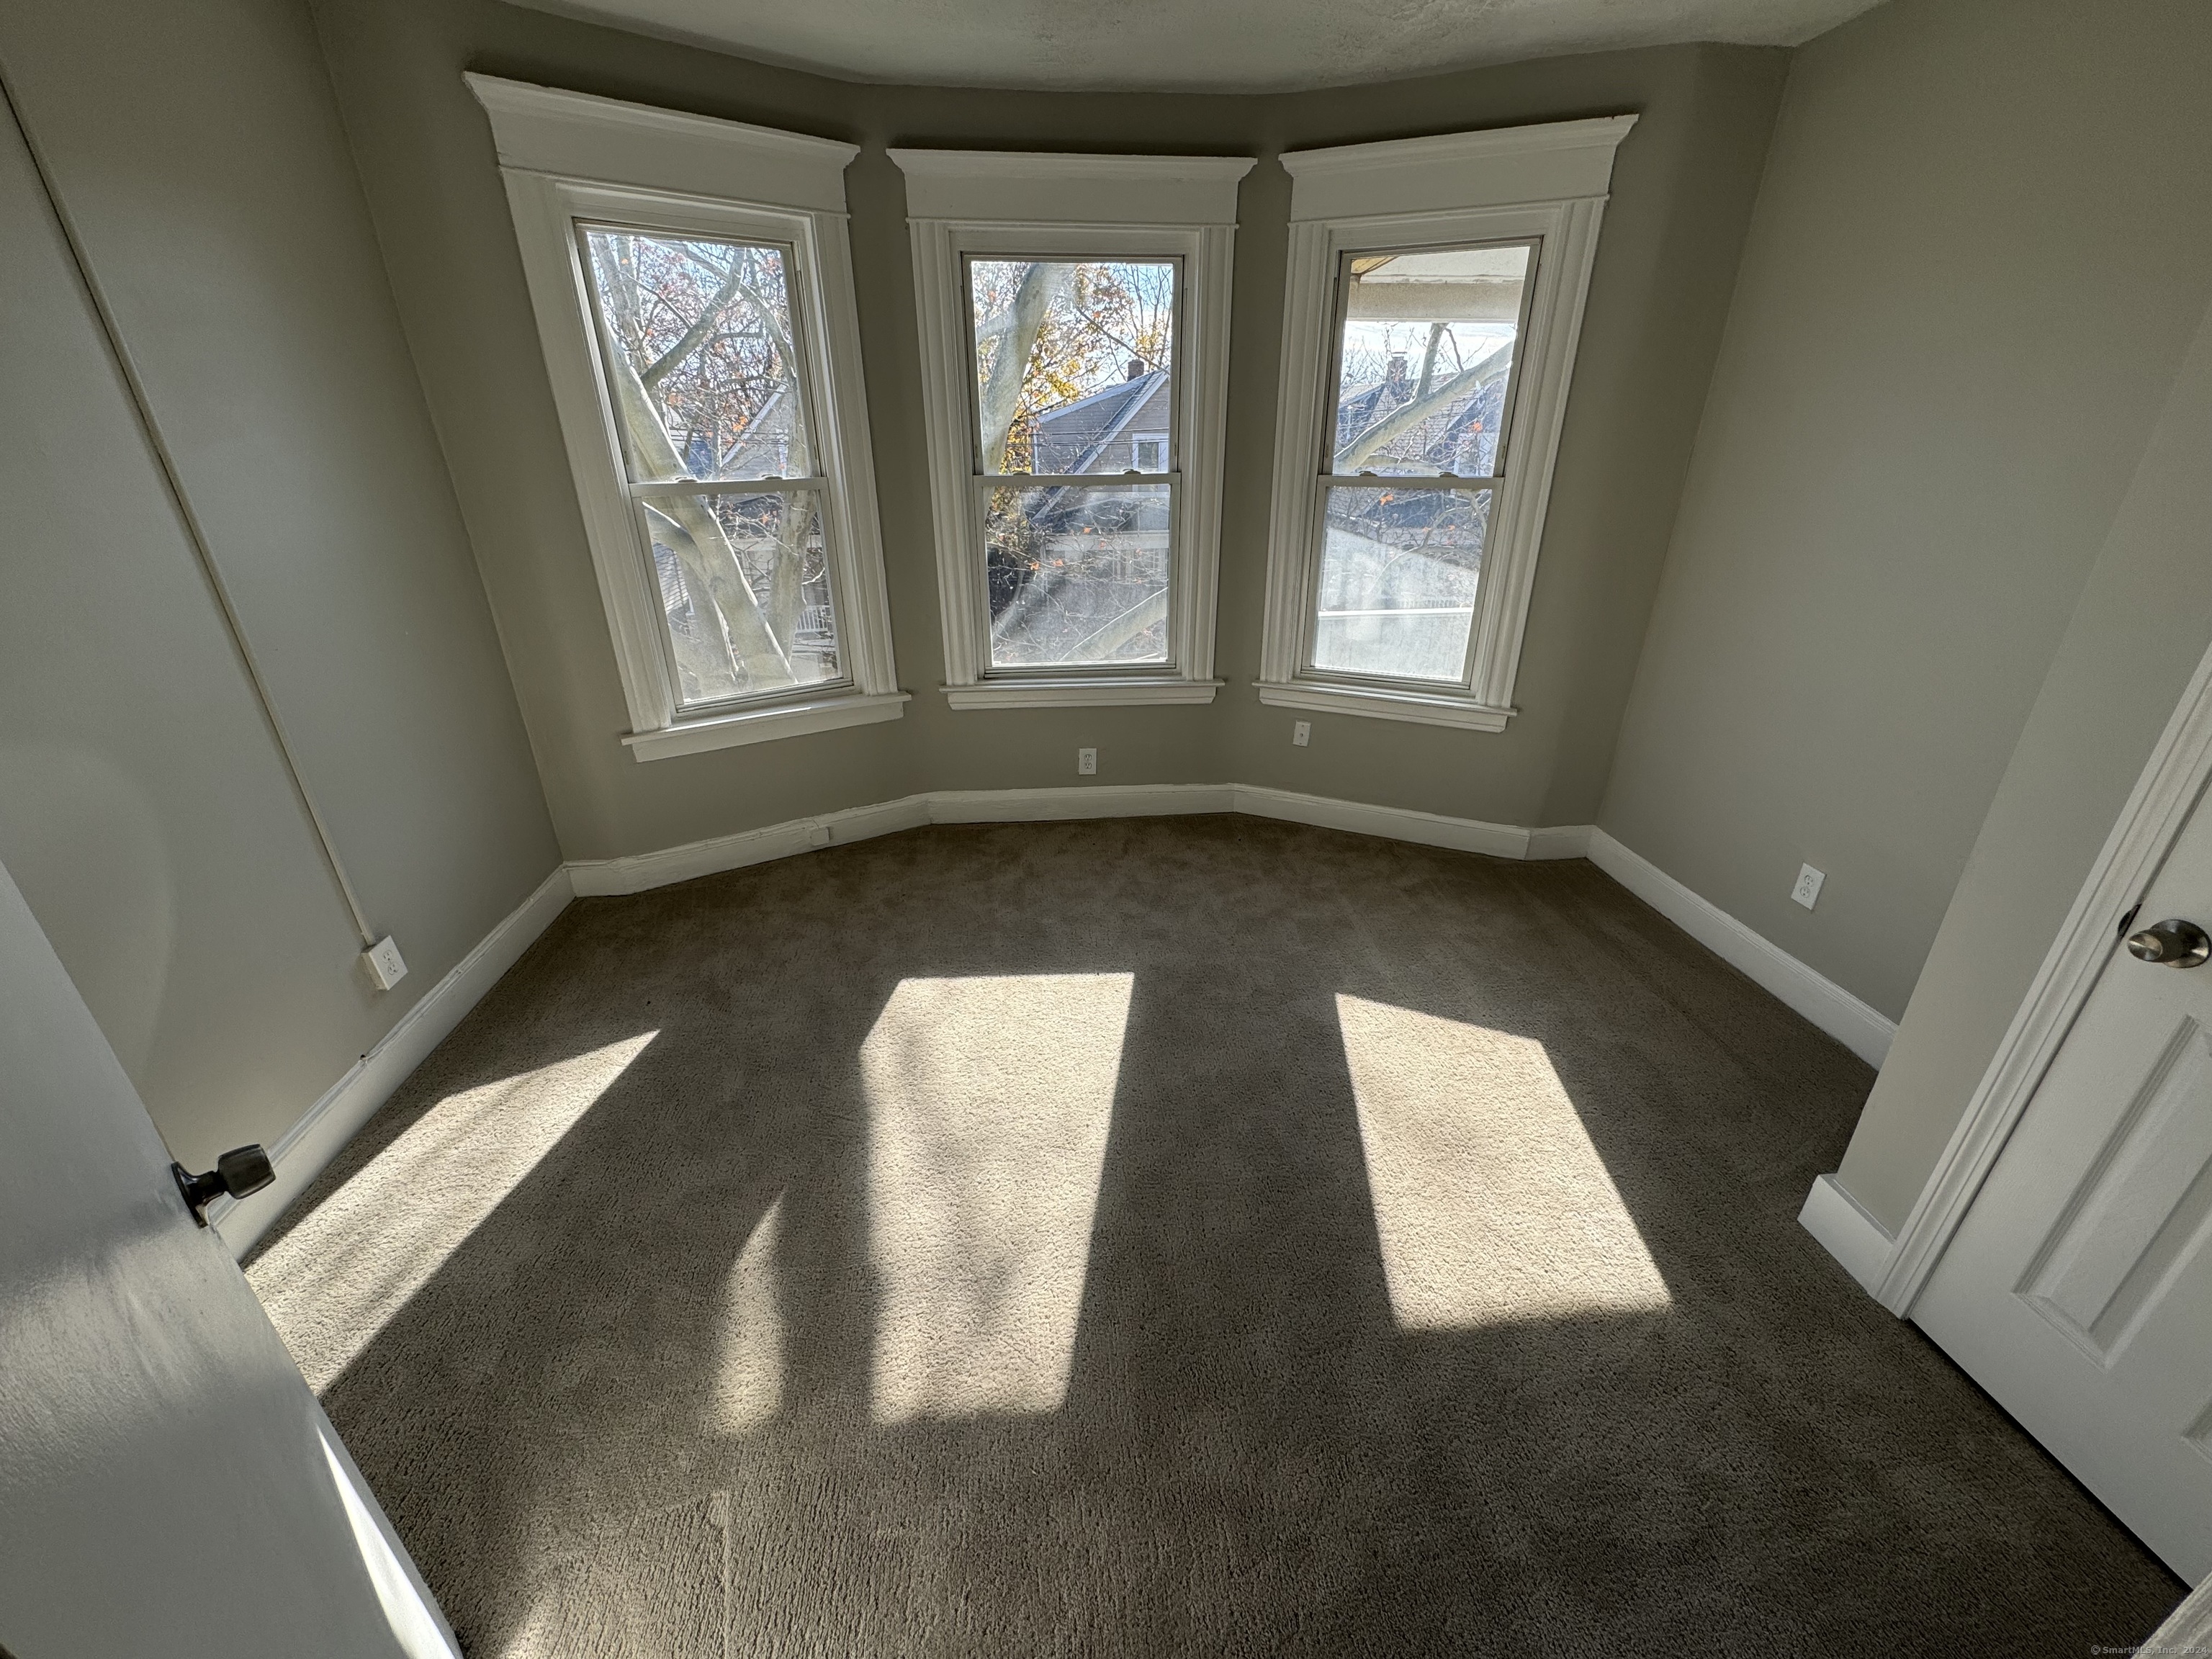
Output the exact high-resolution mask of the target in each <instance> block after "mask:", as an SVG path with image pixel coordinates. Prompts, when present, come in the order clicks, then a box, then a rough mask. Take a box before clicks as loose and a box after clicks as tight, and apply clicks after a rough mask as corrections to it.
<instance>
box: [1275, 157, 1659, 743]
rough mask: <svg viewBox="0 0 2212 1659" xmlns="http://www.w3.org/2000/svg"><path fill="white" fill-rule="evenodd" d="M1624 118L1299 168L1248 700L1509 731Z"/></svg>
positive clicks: (1318, 161) (1313, 161) (1287, 161)
mask: <svg viewBox="0 0 2212 1659" xmlns="http://www.w3.org/2000/svg"><path fill="white" fill-rule="evenodd" d="M1634 119H1635V118H1634V117H1633V116H1626V117H1621V118H1616V119H1610V120H1594V121H1572V122H1563V123H1559V124H1555V125H1547V126H1541V127H1522V128H1515V129H1509V130H1506V131H1492V132H1480V133H1465V134H1459V135H1455V136H1450V137H1440V138H1419V139H1411V140H1407V141H1404V142H1401V143H1381V144H1359V145H1352V146H1349V147H1346V148H1343V149H1328V150H1304V151H1293V152H1291V153H1290V154H1288V155H1285V156H1284V157H1283V158H1282V161H1283V165H1284V167H1285V169H1286V170H1287V171H1288V172H1289V173H1290V174H1291V248H1290V271H1289V279H1288V290H1287V295H1286V299H1285V321H1284V338H1283V378H1282V387H1281V392H1280V402H1279V407H1278V411H1277V425H1276V450H1275V483H1274V501H1273V514H1272V520H1271V532H1272V533H1271V538H1270V556H1269V564H1268V579H1267V623H1266V629H1265V632H1264V635H1263V638H1262V643H1261V678H1260V683H1259V690H1260V696H1261V701H1262V702H1269V703H1274V704H1278V705H1281V706H1285V707H1289V708H1309V709H1326V710H1334V711H1337V712H1340V713H1345V714H1370V715H1378V716H1383V717H1385V718H1392V719H1398V720H1417V721H1422V722H1425V723H1429V724H1433V725H1443V726H1462V727H1468V728H1472V729H1475V730H1482V731H1492V732H1495V731H1502V730H1503V729H1504V726H1505V723H1506V721H1507V720H1509V719H1510V717H1511V715H1512V714H1513V713H1514V708H1513V702H1512V697H1513V681H1514V673H1515V669H1516V665H1517V663H1518V660H1519V657H1520V650H1521V635H1522V629H1523V626H1524V624H1525V622H1526V619H1527V616H1528V597H1529V593H1530V591H1531V588H1532V586H1533V580H1534V573H1535V563H1536V555H1537V551H1538V549H1539V546H1540V544H1541V538H1542V533H1543V524H1544V512H1545V507H1546V501H1547V496H1548V495H1549V492H1550V489H1551V479H1552V466H1553V458H1554V456H1555V455H1556V453H1557V451H1558V447H1559V428H1560V423H1561V421H1562V419H1563V417H1564V415H1565V407H1566V394H1567V386H1568V380H1569V378H1570V375H1571V370H1572V368H1573V363H1574V351H1575V341H1576V335H1577V331H1578V330H1579V328H1580V326H1581V320H1582V309H1583V296H1584V295H1585V293H1586V292H1587V289H1588V287H1589V272H1590V266H1591V263H1592V260H1593V258H1595V252H1596V247H1597V232H1598V221H1599V217H1600V214H1601V210H1602V208H1603V204H1604V201H1605V196H1606V191H1607V188H1608V185H1609V183H1610V179H1611V176H1612V167H1613V150H1614V148H1615V146H1616V145H1618V143H1620V139H1621V138H1622V137H1624V136H1626V132H1627V131H1628V129H1629V127H1630V126H1631V125H1632V124H1633V122H1634Z"/></svg>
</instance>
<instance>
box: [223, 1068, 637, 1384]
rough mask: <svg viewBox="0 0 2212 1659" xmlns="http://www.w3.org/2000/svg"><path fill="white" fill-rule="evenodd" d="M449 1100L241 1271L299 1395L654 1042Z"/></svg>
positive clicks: (342, 1361)
mask: <svg viewBox="0 0 2212 1659" xmlns="http://www.w3.org/2000/svg"><path fill="white" fill-rule="evenodd" d="M656 1036H659V1032H658V1031H647V1032H644V1033H642V1034H641V1035H640V1036H634V1037H625V1038H624V1039H623V1041H622V1042H611V1043H609V1044H607V1046H606V1047H605V1048H594V1049H593V1050H592V1051H591V1052H590V1053H589V1054H577V1055H575V1056H574V1057H573V1058H571V1059H568V1060H556V1062H555V1063H553V1064H552V1065H550V1066H539V1067H538V1069H537V1070H535V1071H531V1072H524V1073H519V1074H518V1075H516V1076H514V1077H510V1078H502V1079H500V1080H499V1081H498V1082H496V1083H487V1084H485V1085H483V1086H482V1087H480V1088H475V1089H466V1090H464V1091H461V1092H460V1093H459V1094H454V1095H448V1096H447V1097H446V1098H445V1099H443V1100H441V1101H440V1102H439V1103H437V1104H436V1105H435V1106H433V1107H432V1108H431V1109H429V1110H428V1111H427V1112H425V1113H423V1114H422V1116H421V1117H419V1118H417V1119H416V1121H414V1122H413V1123H410V1125H408V1127H406V1129H405V1130H404V1131H403V1132H402V1133H401V1134H400V1135H399V1137H398V1139H395V1140H394V1141H393V1142H392V1144H391V1145H390V1146H386V1148H385V1149H384V1150H383V1151H382V1152H379V1153H378V1154H377V1155H376V1156H375V1157H374V1158H371V1159H370V1160H369V1161H368V1164H365V1165H364V1166H363V1167H362V1169H360V1170H357V1171H356V1172H355V1174H354V1175H353V1176H351V1177H350V1178H349V1180H347V1181H346V1182H345V1183H344V1184H343V1185H342V1186H341V1187H339V1188H338V1189H337V1191H336V1192H334V1193H332V1194H331V1195H330V1196H329V1197H328V1198H326V1199H325V1200H323V1201H322V1202H321V1203H320V1204H319V1205H317V1206H315V1208H314V1209H313V1212H310V1213H309V1214H307V1216H305V1217H304V1218H301V1222H300V1224H299V1225H297V1226H295V1227H294V1228H293V1229H292V1231H290V1232H289V1233H287V1234H286V1235H285V1236H284V1237H283V1238H280V1239H279V1240H277V1241H276V1243H275V1244H273V1245H271V1246H270V1248H269V1249H268V1250H267V1251H266V1252H264V1254H263V1255H262V1256H261V1257H260V1259H259V1260H258V1261H255V1262H254V1264H253V1266H252V1267H251V1268H250V1269H249V1270H248V1271H247V1273H246V1278H247V1279H248V1281H249V1282H250V1283H251V1284H252V1286H253V1288H254V1291H256V1292H257V1293H258V1295H259V1296H260V1297H261V1301H262V1305H263V1306H264V1307H265V1308H267V1309H268V1310H269V1317H270V1320H271V1321H272V1322H274V1323H275V1324H276V1329H277V1331H278V1332H279V1333H280V1334H282V1335H283V1339H284V1343H285V1346H287V1347H289V1348H290V1349H291V1351H292V1358H294V1359H295V1360H296V1361H297V1362H298V1363H299V1366H300V1370H301V1372H303V1373H304V1374H305V1375H306V1376H307V1384H308V1386H309V1387H310V1388H313V1389H316V1390H317V1391H318V1392H319V1391H320V1390H322V1389H325V1388H326V1387H328V1386H329V1384H330V1383H331V1382H333V1381H334V1380H335V1379H336V1378H337V1376H338V1374H339V1373H340V1372H341V1371H343V1370H345V1368H346V1366H347V1365H348V1364H351V1363H352V1361H353V1359H354V1358H355V1357H356V1356H357V1355H358V1354H359V1353H360V1352H362V1349H364V1348H366V1347H367V1346H368V1345H369V1343H370V1342H371V1341H373V1340H374V1339H375V1337H376V1334H377V1333H378V1332H379V1331H380V1330H382V1329H383V1328H385V1326H386V1324H387V1323H389V1322H391V1320H392V1316H393V1315H395V1314H397V1313H398V1311H399V1310H401V1309H402V1308H404V1307H405V1306H406V1305H407V1304H408V1302H409V1300H410V1298H412V1297H414V1295H415V1293H416V1291H420V1290H421V1289H422V1287H423V1286H424V1285H427V1284H428V1283H429V1282H430V1279H431V1276H432V1275H433V1274H434V1273H436V1272H437V1271H438V1269H439V1267H441V1266H442V1265H444V1263H445V1261H446V1259H447V1257H448V1256H450V1255H453V1252H454V1251H455V1250H456V1249H459V1247H460V1245H461V1243H462V1241H464V1240H465V1239H466V1238H467V1237H468V1236H469V1235H470V1234H471V1233H472V1232H474V1231H476V1230H477V1227H478V1226H479V1225H482V1224H483V1220H484V1218H485V1217H487V1216H489V1214H490V1213H491V1212H493V1211H494V1210H495V1209H496V1208H497V1207H498V1206H499V1203H500V1200H502V1199H504V1198H505V1197H506V1196H507V1194H509V1193H511V1192H513V1190H514V1188H516V1187H518V1186H519V1185H520V1184H521V1182H522V1181H523V1179H524V1178H525V1177H526V1176H528V1175H529V1173H530V1172H531V1171H532V1170H534V1169H536V1168H537V1167H538V1162H539V1160H540V1159H542V1158H544V1156H545V1155H546V1153H548V1152H551V1151H552V1150H553V1148H554V1146H556V1145H557V1144H558V1143H559V1141H560V1139H561V1137H562V1136H563V1135H565V1134H567V1133H568V1131H569V1130H570V1129H572V1128H574V1127H575V1124H576V1121H577V1120H578V1119H580V1118H581V1117H582V1116H583V1115H584V1114H585V1113H586V1112H587V1111H589V1110H590V1109H592V1103H594V1102H596V1101H597V1100H598V1099H599V1097H600V1096H601V1095H603V1094H605V1092H606V1091H607V1090H608V1089H609V1088H610V1087H611V1086H612V1085H613V1084H614V1081H615V1079H617V1078H619V1077H620V1076H621V1075H622V1074H623V1072H625V1071H627V1070H628V1069H629V1065H630V1062H631V1061H633V1060H635V1059H636V1058H637V1057H638V1055H640V1054H642V1053H644V1052H645V1048H646V1045H647V1044H648V1043H650V1042H652V1041H653V1038H654V1037H656Z"/></svg>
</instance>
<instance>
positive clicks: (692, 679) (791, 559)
mask: <svg viewBox="0 0 2212 1659" xmlns="http://www.w3.org/2000/svg"><path fill="white" fill-rule="evenodd" d="M638 511H639V513H641V515H642V517H643V519H644V520H645V527H646V532H647V535H648V536H649V537H650V538H651V539H652V544H653V574H654V575H655V576H656V577H657V578H658V579H659V584H660V602H661V608H662V611H663V612H664V613H665V616H666V617H667V622H668V637H669V640H670V642H671V644H672V645H673V646H674V647H675V648H676V649H675V655H676V677H677V682H678V691H679V694H680V695H681V696H682V698H683V701H684V702H685V703H686V704H690V703H701V702H723V701H726V699H728V698H731V697H740V696H762V695H763V694H767V693H771V692H775V691H783V690H790V689H792V688H793V687H794V686H801V685H814V684H820V683H821V682H823V681H825V680H834V679H837V678H841V677H842V670H841V669H840V667H839V666H838V661H837V617H836V610H835V608H834V606H833V605H832V602H831V595H830V592H829V558H828V556H827V554H826V553H825V551H824V550H823V544H822V515H821V512H820V510H819V507H818V504H817V501H815V498H814V492H813V491H811V490H805V489H801V490H794V491H793V492H792V493H791V494H789V495H735V494H732V495H657V496H654V497H653V498H652V499H651V500H648V501H640V502H639V503H638Z"/></svg>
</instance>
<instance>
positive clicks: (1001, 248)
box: [891, 149, 1252, 708]
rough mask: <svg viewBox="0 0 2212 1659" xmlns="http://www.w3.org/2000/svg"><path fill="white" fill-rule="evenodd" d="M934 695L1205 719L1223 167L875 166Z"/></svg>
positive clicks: (1197, 160)
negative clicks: (891, 245) (899, 310)
mask: <svg viewBox="0 0 2212 1659" xmlns="http://www.w3.org/2000/svg"><path fill="white" fill-rule="evenodd" d="M891 158H892V160H893V161H896V162H897V163H898V165H899V167H901V168H902V170H903V171H904V173H906V176H907V199H908V216H909V218H908V222H909V225H910V227H911V229H912V234H913V243H914V259H915V291H916V296H917V301H918V304H919V306H920V309H921V340H922V369H923V380H924V392H925V396H926V398H927V410H928V416H929V451H930V464H931V487H932V499H933V507H934V513H933V517H934V525H935V530H936V536H937V556H938V582H939V599H940V601H941V605H942V610H943V614H944V621H945V680H946V684H945V692H946V695H947V696H948V697H949V698H950V700H951V703H952V706H953V707H955V708H991V707H1002V708H1003V707H1038V706H1048V705H1054V704H1066V703H1135V702H1210V701H1212V696H1213V693H1214V690H1215V688H1216V687H1217V686H1218V684H1219V682H1218V681H1216V680H1215V679H1214V678H1212V672H1213V615H1214V599H1215V587H1216V581H1215V570H1216V567H1217V563H1218V540H1219V525H1220V495H1221V449H1222V415H1223V401H1224V398H1225V392H1226V382H1227V362H1228V336H1229V328H1228V301H1229V276H1230V247H1231V237H1232V236H1233V234H1234V227H1235V223H1236V206H1237V179H1239V178H1241V177H1242V176H1243V173H1245V172H1246V171H1247V170H1248V169H1249V167H1251V166H1252V163H1251V162H1250V161H1249V160H1246V159H1243V158H1241V157H1238V158H1229V159H1221V158H1212V157H1192V156H1088V155H1010V154H1001V153H996V152H994V153H975V152H964V151H947V150H903V149H901V150H893V151H892V152H891Z"/></svg>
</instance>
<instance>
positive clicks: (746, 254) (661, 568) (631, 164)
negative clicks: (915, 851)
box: [470, 76, 906, 760]
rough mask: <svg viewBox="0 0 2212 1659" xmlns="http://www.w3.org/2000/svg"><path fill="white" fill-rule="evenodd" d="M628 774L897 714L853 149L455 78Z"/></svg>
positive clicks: (502, 83) (476, 78) (500, 83)
mask: <svg viewBox="0 0 2212 1659" xmlns="http://www.w3.org/2000/svg"><path fill="white" fill-rule="evenodd" d="M470 84H471V87H472V88H473V89H474V90H475V92H476V94H477V98H478V99H479V100H480V101H482V103H483V106H484V107H485V108H486V110H487V111H488V112H489V113H490V116H491V119H492V125H493V131H494V134H495V137H496V138H497V140H498V143H499V152H500V159H501V170H502V172H503V173H504V175H505V177H506V181H507V197H508V200H509V203H510V204H511V205H512V207H513V212H514V219H515V227H516V230H517V233H518V234H519V236H520V246H521V250H522V255H523V263H524V268H525V270H526V274H527V276H528V277H529V281H530V287H531V298H532V305H533V307H534V308H535V310H536V312H537V316H538V329H539V335H540V337H541V339H542V341H543V343H544V348H545V356H546V364H547V368H548V369H549V370H550V374H551V378H552V384H553V392H554V398H555V404H556V409H557V410H558V413H559V416H560V419H561V425H562V435H563V438H564V441H565V442H566V444H567V447H568V459H569V463H570V465H571V468H572V470H573V471H574V475H575V479H576V488H577V499H578V501H579V504H580V506H581V507H582V508H583V510H584V519H585V528H586V534H587V537H588V538H589V541H590V544H591V550H592V562H593V563H594V565H595V567H596V568H597V573H598V575H599V589H600V595H601V598H602V599H603V600H604V601H605V606H606V611H607V618H608V623H609V625H610V628H611V630H612V634H613V638H614V643H615V647H616V656H617V660H618V662H619V665H620V666H621V670H622V676H623V689H624V692H625V694H626V696H627V697H628V699H629V714H630V720H631V731H630V732H629V735H628V736H627V737H626V738H624V739H623V740H624V742H626V743H627V744H629V745H630V748H631V751H632V752H633V753H634V754H635V755H636V756H637V757H638V758H639V759H641V760H645V759H651V758H654V757H660V756H665V755H676V754H688V753H695V752H697V751H699V750H705V749H711V748H720V747H725V746H727V745H729V744H739V743H751V742H757V741H759V740H761V739H763V738H781V737H788V736H793V735H796V734H798V733H800V732H816V731H821V730H824V729H827V728H829V727H832V726H848V725H855V724H860V723H864V722H866V721H871V720H887V719H892V718H895V717H896V715H897V714H899V712H900V706H901V705H902V703H903V702H905V701H906V699H905V696H904V695H903V694H902V693H901V692H900V691H899V690H898V689H897V685H896V673H895V670H894V667H893V664H892V659H891V648H890V622H889V615H888V610H887V607H886V605H885V602H884V578H883V561H882V554H881V550H880V547H879V543H878V527H877V519H876V504H875V496H874V489H873V479H872V463H871V460H870V458H869V453H868V439H867V427H866V410H865V407H864V405H863V403H862V393H861V383H860V365H859V361H858V356H859V335H858V329H857V325H856V324H855V321H854V303H853V288H852V274H851V269H850V264H849V261H848V252H847V247H846V230H845V220H844V200H845V198H844V168H845V166H846V164H847V163H848V161H851V159H852V157H853V156H854V155H855V154H856V153H857V152H856V151H854V149H853V147H852V146H850V145H848V144H837V143H829V142H827V141H825V140H822V139H817V138H807V137H799V135H796V134H791V133H779V132H773V131H768V130H766V129H763V128H757V127H746V126H741V125H738V124H736V123H733V122H726V121H714V120H708V119H705V118H701V117H696V116H689V115H680V114H676V113H673V112H668V111H664V110H652V109H644V108H640V107H637V106H630V105H624V104H617V103H613V102H611V101H610V100H605V99H598V98H588V97H584V96H581V95H579V94H573V93H566V92H558V91H553V90H550V89H548V88H542V87H531V86H525V85H521V84H519V83H516V82H505V81H495V80H490V79H489V78H487V77H483V76H471V77H470Z"/></svg>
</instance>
